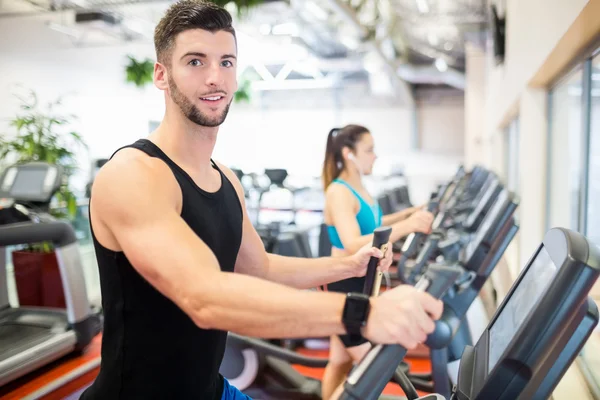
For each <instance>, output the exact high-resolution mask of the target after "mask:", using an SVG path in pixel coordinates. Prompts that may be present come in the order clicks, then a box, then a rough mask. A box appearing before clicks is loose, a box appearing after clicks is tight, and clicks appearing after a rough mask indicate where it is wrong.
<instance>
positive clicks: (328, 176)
mask: <svg viewBox="0 0 600 400" xmlns="http://www.w3.org/2000/svg"><path fill="white" fill-rule="evenodd" d="M339 131H340V129H339V128H333V129H332V130H330V131H329V135H327V145H326V147H325V162H324V163H323V176H322V178H323V190H327V188H328V187H329V185H331V182H333V180H334V179H335V178H337V177H338V176H339V175H340V172H341V169H340V168H339V166H338V163H337V160H336V159H335V158H336V157H335V156H336V154H335V153H336V149H335V146H334V142H335V138H336V137H337V135H338V133H339Z"/></svg>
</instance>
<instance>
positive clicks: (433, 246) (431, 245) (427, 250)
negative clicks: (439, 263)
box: [407, 232, 442, 284]
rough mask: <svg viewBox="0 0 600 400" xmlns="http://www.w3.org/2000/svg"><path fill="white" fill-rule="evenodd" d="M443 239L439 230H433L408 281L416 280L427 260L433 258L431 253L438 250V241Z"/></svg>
mask: <svg viewBox="0 0 600 400" xmlns="http://www.w3.org/2000/svg"><path fill="white" fill-rule="evenodd" d="M441 239H442V235H441V234H440V233H439V232H433V233H432V234H431V235H430V236H429V238H428V240H427V242H426V243H425V246H423V248H422V249H421V251H420V252H419V255H418V256H417V260H416V262H415V265H414V266H413V268H412V269H411V271H410V275H409V276H408V279H407V283H409V284H411V283H412V282H414V281H415V278H416V277H417V276H418V275H419V274H421V272H422V271H423V269H424V268H425V267H426V266H427V262H428V261H429V259H430V258H431V255H432V254H433V252H434V251H435V250H437V248H438V243H439V242H440V240H441Z"/></svg>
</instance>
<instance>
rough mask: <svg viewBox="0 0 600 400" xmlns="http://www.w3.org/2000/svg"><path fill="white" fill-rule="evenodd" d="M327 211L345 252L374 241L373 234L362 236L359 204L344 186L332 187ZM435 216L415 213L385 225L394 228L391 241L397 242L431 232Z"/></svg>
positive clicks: (328, 196) (355, 250)
mask: <svg viewBox="0 0 600 400" xmlns="http://www.w3.org/2000/svg"><path fill="white" fill-rule="evenodd" d="M325 202H326V205H325V207H326V209H327V210H328V212H329V215H330V217H331V221H332V224H333V226H335V228H336V230H337V233H338V235H339V237H340V240H341V242H342V245H343V246H344V250H346V251H347V252H348V253H351V254H352V253H356V252H357V251H358V250H359V249H360V248H361V247H363V246H365V245H366V244H367V243H371V242H372V241H373V234H369V235H361V233H360V226H359V225H358V222H357V221H356V212H357V209H356V208H357V203H356V199H355V198H354V196H353V195H352V194H351V193H350V192H349V191H348V190H347V189H346V188H345V187H342V186H338V187H331V188H330V189H329V190H328V191H327V195H326V199H325ZM432 222H433V216H432V215H431V214H430V213H424V212H422V211H421V212H413V213H412V214H411V216H410V217H409V218H407V219H404V220H402V221H400V222H396V223H393V224H385V223H384V224H383V225H385V226H389V227H391V228H392V232H391V234H390V239H389V241H390V242H391V243H393V242H397V241H398V240H400V239H401V238H403V237H405V236H408V235H409V234H411V233H412V232H425V233H428V232H429V231H430V230H431V224H432Z"/></svg>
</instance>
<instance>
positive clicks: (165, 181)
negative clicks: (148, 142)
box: [92, 148, 179, 204]
mask: <svg viewBox="0 0 600 400" xmlns="http://www.w3.org/2000/svg"><path fill="white" fill-rule="evenodd" d="M178 193H179V192H178V187H177V182H176V180H175V178H174V176H173V173H172V172H171V170H170V168H169V166H168V165H167V164H166V163H165V162H164V161H162V160H161V159H159V158H156V157H150V156H149V155H147V154H146V153H144V152H142V151H140V150H137V149H133V148H126V149H123V150H120V151H119V152H118V153H117V154H115V155H114V157H113V158H112V159H110V160H109V161H108V162H107V163H106V164H104V166H103V167H102V168H101V169H100V171H99V172H98V175H97V176H96V178H95V179H94V184H93V186H92V198H93V201H94V202H95V203H96V204H103V203H104V204H106V203H119V202H123V201H128V202H130V203H135V202H137V201H144V199H145V202H148V203H155V204H156V203H157V201H159V200H160V199H165V198H176V195H177V194H178ZM171 194H172V196H171ZM147 196H152V197H147ZM155 196H157V197H155Z"/></svg>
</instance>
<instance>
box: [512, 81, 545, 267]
mask: <svg viewBox="0 0 600 400" xmlns="http://www.w3.org/2000/svg"><path fill="white" fill-rule="evenodd" d="M547 101H548V97H547V92H546V91H545V90H544V89H531V88H527V89H525V91H524V92H523V94H522V96H521V101H520V109H519V122H520V132H519V178H520V179H519V180H520V182H519V197H520V205H519V209H518V210H519V212H518V215H519V216H520V225H521V228H520V235H519V239H520V243H519V244H520V246H519V247H520V249H519V250H520V251H519V253H520V257H519V259H520V265H519V271H520V270H521V268H523V266H524V265H525V263H526V262H527V261H528V260H529V258H530V257H531V255H532V254H533V252H534V251H535V249H536V248H537V247H538V246H539V244H540V243H541V242H542V240H543V238H544V234H545V231H544V230H545V218H546V206H547V205H546V174H547V171H546V169H547V168H546V153H547V151H546V149H547V145H546V143H547V138H548V117H547Z"/></svg>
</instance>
